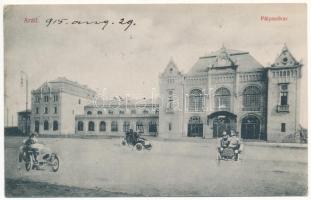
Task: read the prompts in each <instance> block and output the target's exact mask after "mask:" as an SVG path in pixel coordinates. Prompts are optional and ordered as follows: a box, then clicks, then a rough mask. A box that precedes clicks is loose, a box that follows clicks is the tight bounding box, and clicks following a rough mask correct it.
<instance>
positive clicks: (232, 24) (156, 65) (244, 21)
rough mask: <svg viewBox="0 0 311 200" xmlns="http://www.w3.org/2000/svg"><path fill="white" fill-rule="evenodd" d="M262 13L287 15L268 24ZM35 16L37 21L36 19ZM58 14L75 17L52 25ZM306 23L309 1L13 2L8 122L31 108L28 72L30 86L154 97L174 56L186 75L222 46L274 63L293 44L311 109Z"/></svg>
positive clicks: (8, 34)
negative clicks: (67, 83)
mask: <svg viewBox="0 0 311 200" xmlns="http://www.w3.org/2000/svg"><path fill="white" fill-rule="evenodd" d="M261 16H268V17H278V16H281V17H286V18H287V20H286V21H270V22H268V21H262V20H261ZM32 18H34V19H37V23H30V22H29V21H30V19H32ZM51 18H52V19H53V20H55V19H67V20H64V21H63V23H62V24H53V23H51V24H50V25H49V26H47V22H46V20H48V19H51ZM122 18H124V22H128V21H129V20H133V23H132V25H131V26H130V27H129V28H128V29H127V30H126V31H124V29H125V27H126V25H121V24H119V23H118V22H119V21H120V19H122ZM75 20H78V21H89V22H91V21H94V20H97V21H101V22H103V21H105V20H108V25H107V26H106V27H105V28H104V30H102V27H103V24H97V25H95V24H89V25H86V24H72V22H73V21H75ZM27 22H28V23H27ZM66 23H68V24H66ZM112 23H114V24H112ZM134 23H135V25H134ZM306 24H307V12H306V5H304V4H300V5H298V4H291V5H288V4H260V5H255V4H252V5H246V4H244V5H242V4H227V5H217V4H209V5H208V4H205V5H70V6H65V5H59V6H56V5H51V6H47V5H44V6H42V5H41V6H40V5H36V6H7V7H6V8H5V10H4V68H5V69H4V70H5V72H4V76H5V77H4V81H5V83H4V84H5V125H7V124H8V123H9V124H12V117H13V124H17V115H16V112H18V111H21V110H24V109H25V88H24V87H21V84H20V82H21V74H20V71H24V72H25V73H27V74H28V79H29V90H33V89H37V88H38V87H40V85H41V84H43V83H44V82H45V81H50V80H54V79H56V78H57V77H67V78H68V79H70V80H73V81H77V82H79V83H81V84H86V85H88V87H90V88H92V89H94V90H96V91H99V92H100V91H103V90H105V94H107V95H110V96H113V95H118V96H125V95H129V96H132V97H147V98H148V97H151V95H152V92H153V91H158V89H159V75H160V73H161V72H163V70H164V69H165V67H166V65H167V64H168V62H169V60H170V59H171V58H172V59H173V60H174V62H175V63H176V64H177V67H178V68H179V69H180V70H181V71H182V72H184V73H186V72H188V71H189V70H190V69H191V67H192V66H193V65H194V63H195V62H196V61H197V59H198V57H200V56H204V55H206V54H208V53H210V52H212V51H216V50H218V49H220V48H221V46H222V45H224V46H225V47H226V48H229V49H236V50H242V51H248V52H250V54H251V55H252V56H253V57H254V58H255V59H256V60H257V61H258V62H259V63H261V64H262V65H263V66H265V67H266V66H268V65H269V64H271V63H273V62H274V60H275V59H276V57H277V56H278V54H279V53H280V51H281V49H282V47H283V45H284V43H286V45H287V46H288V48H289V50H290V51H291V53H292V54H293V55H294V57H295V58H296V59H297V60H298V61H302V63H303V64H304V67H303V76H302V80H301V85H302V86H301V91H302V92H301V93H302V96H301V105H302V106H304V108H305V105H306V102H307V26H306ZM304 91H305V92H304ZM29 96H30V95H29ZM29 101H30V97H29ZM7 111H8V116H9V117H8V118H9V120H8V122H7V119H6V116H7V113H6V112H7ZM301 123H302V125H304V126H305V127H306V125H307V112H305V113H303V112H301Z"/></svg>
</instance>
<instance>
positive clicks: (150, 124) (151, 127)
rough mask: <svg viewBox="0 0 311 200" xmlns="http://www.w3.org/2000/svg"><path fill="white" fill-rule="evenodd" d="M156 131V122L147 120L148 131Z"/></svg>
mask: <svg viewBox="0 0 311 200" xmlns="http://www.w3.org/2000/svg"><path fill="white" fill-rule="evenodd" d="M156 132H157V122H155V121H150V122H149V133H156Z"/></svg>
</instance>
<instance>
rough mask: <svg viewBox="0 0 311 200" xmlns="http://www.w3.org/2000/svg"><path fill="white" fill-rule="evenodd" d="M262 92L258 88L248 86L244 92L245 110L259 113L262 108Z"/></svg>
mask: <svg viewBox="0 0 311 200" xmlns="http://www.w3.org/2000/svg"><path fill="white" fill-rule="evenodd" d="M260 99H261V92H260V90H259V89H258V87H256V86H248V87H246V88H245V90H244V91H243V110H245V111H259V110H260V107H261V101H260Z"/></svg>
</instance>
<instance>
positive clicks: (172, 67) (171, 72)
mask: <svg viewBox="0 0 311 200" xmlns="http://www.w3.org/2000/svg"><path fill="white" fill-rule="evenodd" d="M176 75H181V72H180V71H179V70H178V68H177V66H176V64H175V62H174V60H173V59H172V58H171V59H170V61H169V63H168V64H167V66H166V68H165V70H164V72H163V73H162V75H161V76H176Z"/></svg>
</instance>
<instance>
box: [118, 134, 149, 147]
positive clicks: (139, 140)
mask: <svg viewBox="0 0 311 200" xmlns="http://www.w3.org/2000/svg"><path fill="white" fill-rule="evenodd" d="M121 144H122V145H123V146H125V145H128V146H132V147H134V148H135V149H136V150H137V151H141V150H143V149H147V150H151V148H152V145H151V143H150V142H149V141H148V140H147V139H145V138H143V137H141V136H140V134H139V133H137V132H133V131H132V130H130V131H128V132H126V135H125V137H123V138H122V141H121Z"/></svg>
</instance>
